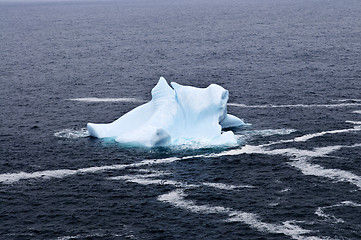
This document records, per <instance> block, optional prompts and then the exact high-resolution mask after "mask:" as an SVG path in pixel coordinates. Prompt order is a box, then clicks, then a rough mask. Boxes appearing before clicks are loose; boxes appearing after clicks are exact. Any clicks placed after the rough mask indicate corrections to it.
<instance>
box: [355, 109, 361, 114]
mask: <svg viewBox="0 0 361 240" xmlns="http://www.w3.org/2000/svg"><path fill="white" fill-rule="evenodd" d="M353 113H358V114H361V110H356V111H353Z"/></svg>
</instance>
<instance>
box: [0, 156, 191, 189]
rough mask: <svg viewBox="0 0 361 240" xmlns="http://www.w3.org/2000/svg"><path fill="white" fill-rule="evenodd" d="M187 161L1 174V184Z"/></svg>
mask: <svg viewBox="0 0 361 240" xmlns="http://www.w3.org/2000/svg"><path fill="white" fill-rule="evenodd" d="M182 159H187V157H186V158H177V157H171V158H162V159H150V160H143V161H141V162H139V163H132V164H115V165H105V166H98V167H87V168H80V169H76V170H72V169H57V170H45V171H37V172H30V173H28V172H18V173H5V174H0V183H4V184H11V183H14V182H18V181H20V180H27V179H36V178H40V179H51V178H64V177H68V176H71V175H76V174H88V173H98V172H104V171H109V170H122V169H126V168H137V167H141V166H150V165H154V164H165V163H171V162H174V161H178V160H182Z"/></svg>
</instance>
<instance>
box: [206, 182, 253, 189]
mask: <svg viewBox="0 0 361 240" xmlns="http://www.w3.org/2000/svg"><path fill="white" fill-rule="evenodd" d="M202 185H204V186H207V187H213V188H216V189H221V190H234V189H240V188H255V187H254V186H251V185H230V184H225V183H210V182H204V183H202Z"/></svg>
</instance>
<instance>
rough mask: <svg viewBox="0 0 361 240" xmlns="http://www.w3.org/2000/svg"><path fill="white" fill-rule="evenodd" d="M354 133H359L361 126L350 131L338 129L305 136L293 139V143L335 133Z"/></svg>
mask: <svg viewBox="0 0 361 240" xmlns="http://www.w3.org/2000/svg"><path fill="white" fill-rule="evenodd" d="M355 131H361V126H355V127H354V128H350V129H340V130H332V131H324V132H319V133H313V134H307V135H304V136H301V137H297V138H295V139H294V141H295V142H305V141H307V140H310V139H312V138H315V137H321V136H324V135H326V134H337V133H346V132H355Z"/></svg>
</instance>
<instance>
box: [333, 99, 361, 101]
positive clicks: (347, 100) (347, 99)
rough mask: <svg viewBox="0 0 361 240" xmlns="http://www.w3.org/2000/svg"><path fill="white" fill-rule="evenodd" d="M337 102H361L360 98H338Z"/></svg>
mask: <svg viewBox="0 0 361 240" xmlns="http://www.w3.org/2000/svg"><path fill="white" fill-rule="evenodd" d="M335 101H337V102H361V99H339V100H335Z"/></svg>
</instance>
